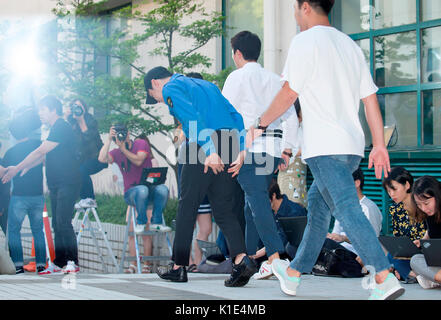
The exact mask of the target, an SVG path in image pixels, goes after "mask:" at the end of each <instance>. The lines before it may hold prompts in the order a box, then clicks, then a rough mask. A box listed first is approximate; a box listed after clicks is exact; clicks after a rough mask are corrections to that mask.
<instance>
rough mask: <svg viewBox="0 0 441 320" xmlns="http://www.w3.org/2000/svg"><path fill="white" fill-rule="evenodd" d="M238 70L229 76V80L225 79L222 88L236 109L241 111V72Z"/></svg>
mask: <svg viewBox="0 0 441 320" xmlns="http://www.w3.org/2000/svg"><path fill="white" fill-rule="evenodd" d="M237 71H238V70H236V71H233V72H232V73H230V75H229V76H228V77H227V80H225V84H224V87H223V89H222V95H223V96H224V97H225V98H226V99H227V100H228V101H229V102H230V103H231V104H232V105H233V107H234V108H235V109H236V111H239V110H238V107H239V103H240V97H241V92H240V84H241V81H240V77H239V73H237ZM239 113H240V112H239Z"/></svg>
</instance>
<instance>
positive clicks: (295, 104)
mask: <svg viewBox="0 0 441 320" xmlns="http://www.w3.org/2000/svg"><path fill="white" fill-rule="evenodd" d="M294 108H295V109H296V114H297V118H300V112H302V107H301V106H300V100H299V98H297V99H296V101H295V102H294Z"/></svg>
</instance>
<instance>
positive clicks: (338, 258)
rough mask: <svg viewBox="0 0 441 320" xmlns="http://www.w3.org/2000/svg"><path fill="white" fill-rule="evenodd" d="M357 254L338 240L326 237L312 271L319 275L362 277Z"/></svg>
mask: <svg viewBox="0 0 441 320" xmlns="http://www.w3.org/2000/svg"><path fill="white" fill-rule="evenodd" d="M356 257H357V255H356V254H355V253H353V252H351V251H349V250H348V249H346V248H345V247H343V246H341V245H340V244H338V243H337V242H335V241H333V240H330V239H326V241H325V243H324V245H323V248H322V250H321V251H320V255H319V257H318V259H317V262H316V264H315V265H314V267H313V268H312V273H313V274H314V275H317V276H330V277H343V278H362V277H364V274H363V272H362V266H361V265H360V264H359V263H358V262H357V260H356Z"/></svg>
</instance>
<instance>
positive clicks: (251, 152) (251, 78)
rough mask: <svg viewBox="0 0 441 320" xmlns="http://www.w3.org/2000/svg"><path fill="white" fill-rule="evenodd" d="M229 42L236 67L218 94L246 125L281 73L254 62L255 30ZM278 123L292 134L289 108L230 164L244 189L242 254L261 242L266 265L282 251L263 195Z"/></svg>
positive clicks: (279, 133) (278, 152)
mask: <svg viewBox="0 0 441 320" xmlns="http://www.w3.org/2000/svg"><path fill="white" fill-rule="evenodd" d="M231 47H232V48H233V60H234V63H235V65H236V67H237V70H235V71H233V72H232V73H231V74H230V75H229V76H228V78H227V80H226V81H225V85H224V87H223V90H222V94H223V95H224V97H225V98H227V100H228V101H229V102H230V103H231V104H232V105H233V106H234V108H235V109H236V110H237V112H239V113H240V115H241V116H242V118H243V121H244V125H245V127H250V126H252V125H253V123H254V122H255V120H256V119H257V118H258V117H259V116H260V115H261V114H262V113H263V112H264V111H265V110H266V109H267V108H268V106H269V105H270V103H271V102H272V100H273V99H274V97H275V96H276V94H277V93H278V92H279V90H280V89H281V87H282V86H281V83H280V76H278V75H276V74H275V73H272V72H270V71H268V70H265V69H264V68H262V66H261V65H260V64H259V63H258V62H257V59H258V58H259V55H260V50H261V41H260V39H259V37H258V36H257V35H256V34H253V33H251V32H249V31H241V32H239V33H238V34H236V35H235V36H234V37H233V38H232V39H231ZM282 123H284V124H285V126H284V127H285V131H287V132H290V133H291V135H292V134H293V133H294V134H295V133H296V132H297V130H296V129H297V127H298V126H299V123H298V119H297V115H296V112H295V109H294V107H291V108H290V110H289V111H288V112H286V113H285V114H284V115H283V116H282V117H281V118H279V119H277V120H276V121H274V122H273V123H272V124H271V125H270V126H269V128H268V130H266V132H265V134H264V135H262V136H260V137H258V138H257V139H256V140H255V141H254V142H253V144H252V145H251V146H250V148H249V149H248V150H247V152H246V157H245V159H240V157H239V159H238V161H237V162H235V163H233V165H232V167H231V168H230V169H229V172H230V173H233V176H236V175H237V174H238V173H239V174H238V176H237V181H238V182H239V184H240V186H241V187H242V190H243V191H244V193H245V221H246V227H245V243H246V247H247V254H248V255H251V256H253V255H255V254H256V252H257V250H259V249H260V247H261V241H262V242H263V245H264V246H265V248H266V252H267V256H268V262H267V264H268V265H267V266H268V267H269V268H271V263H272V261H273V259H279V258H280V254H282V253H284V252H285V246H284V244H283V241H282V239H281V238H280V236H279V233H278V231H277V225H276V223H275V221H274V217H273V213H272V210H271V202H270V199H269V198H268V189H269V187H270V184H271V181H272V179H273V177H274V171H275V170H276V169H277V167H278V165H279V163H280V158H281V157H282V148H283V146H282V138H283V135H284V131H283V130H282ZM293 139H294V140H295V139H296V137H290V141H292V140H293ZM286 145H288V144H286ZM283 154H284V156H283V157H284V159H285V161H286V162H289V157H290V156H292V151H290V150H288V149H285V150H284V151H283ZM242 160H244V163H242ZM239 170H240V172H239ZM271 274H272V273H271ZM271 274H269V275H271Z"/></svg>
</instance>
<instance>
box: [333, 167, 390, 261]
mask: <svg viewBox="0 0 441 320" xmlns="http://www.w3.org/2000/svg"><path fill="white" fill-rule="evenodd" d="M352 177H353V178H354V182H355V189H356V190H357V196H358V200H359V201H360V206H361V209H362V210H363V213H364V215H365V216H366V218H367V219H368V220H369V222H370V224H371V226H372V228H374V231H375V235H376V236H377V237H378V236H379V235H380V232H381V224H382V221H383V216H382V214H381V212H380V209H378V207H377V205H376V204H375V202H373V201H372V200H371V199H369V198H368V197H366V196H365V195H364V194H363V186H364V174H363V170H361V168H358V169H357V170H356V171H355V172H354V173H353V174H352ZM327 237H328V238H329V239H331V240H334V241H337V242H339V243H340V244H341V245H342V246H343V247H345V248H346V249H348V250H350V251H352V252H353V253H355V254H356V255H358V253H357V251H356V250H355V248H354V246H353V245H352V243H351V240H349V238H348V236H347V235H346V232H345V231H344V229H343V227H342V225H341V223H340V221H338V220H335V223H334V228H333V229H332V233H330V234H328V236H327Z"/></svg>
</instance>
